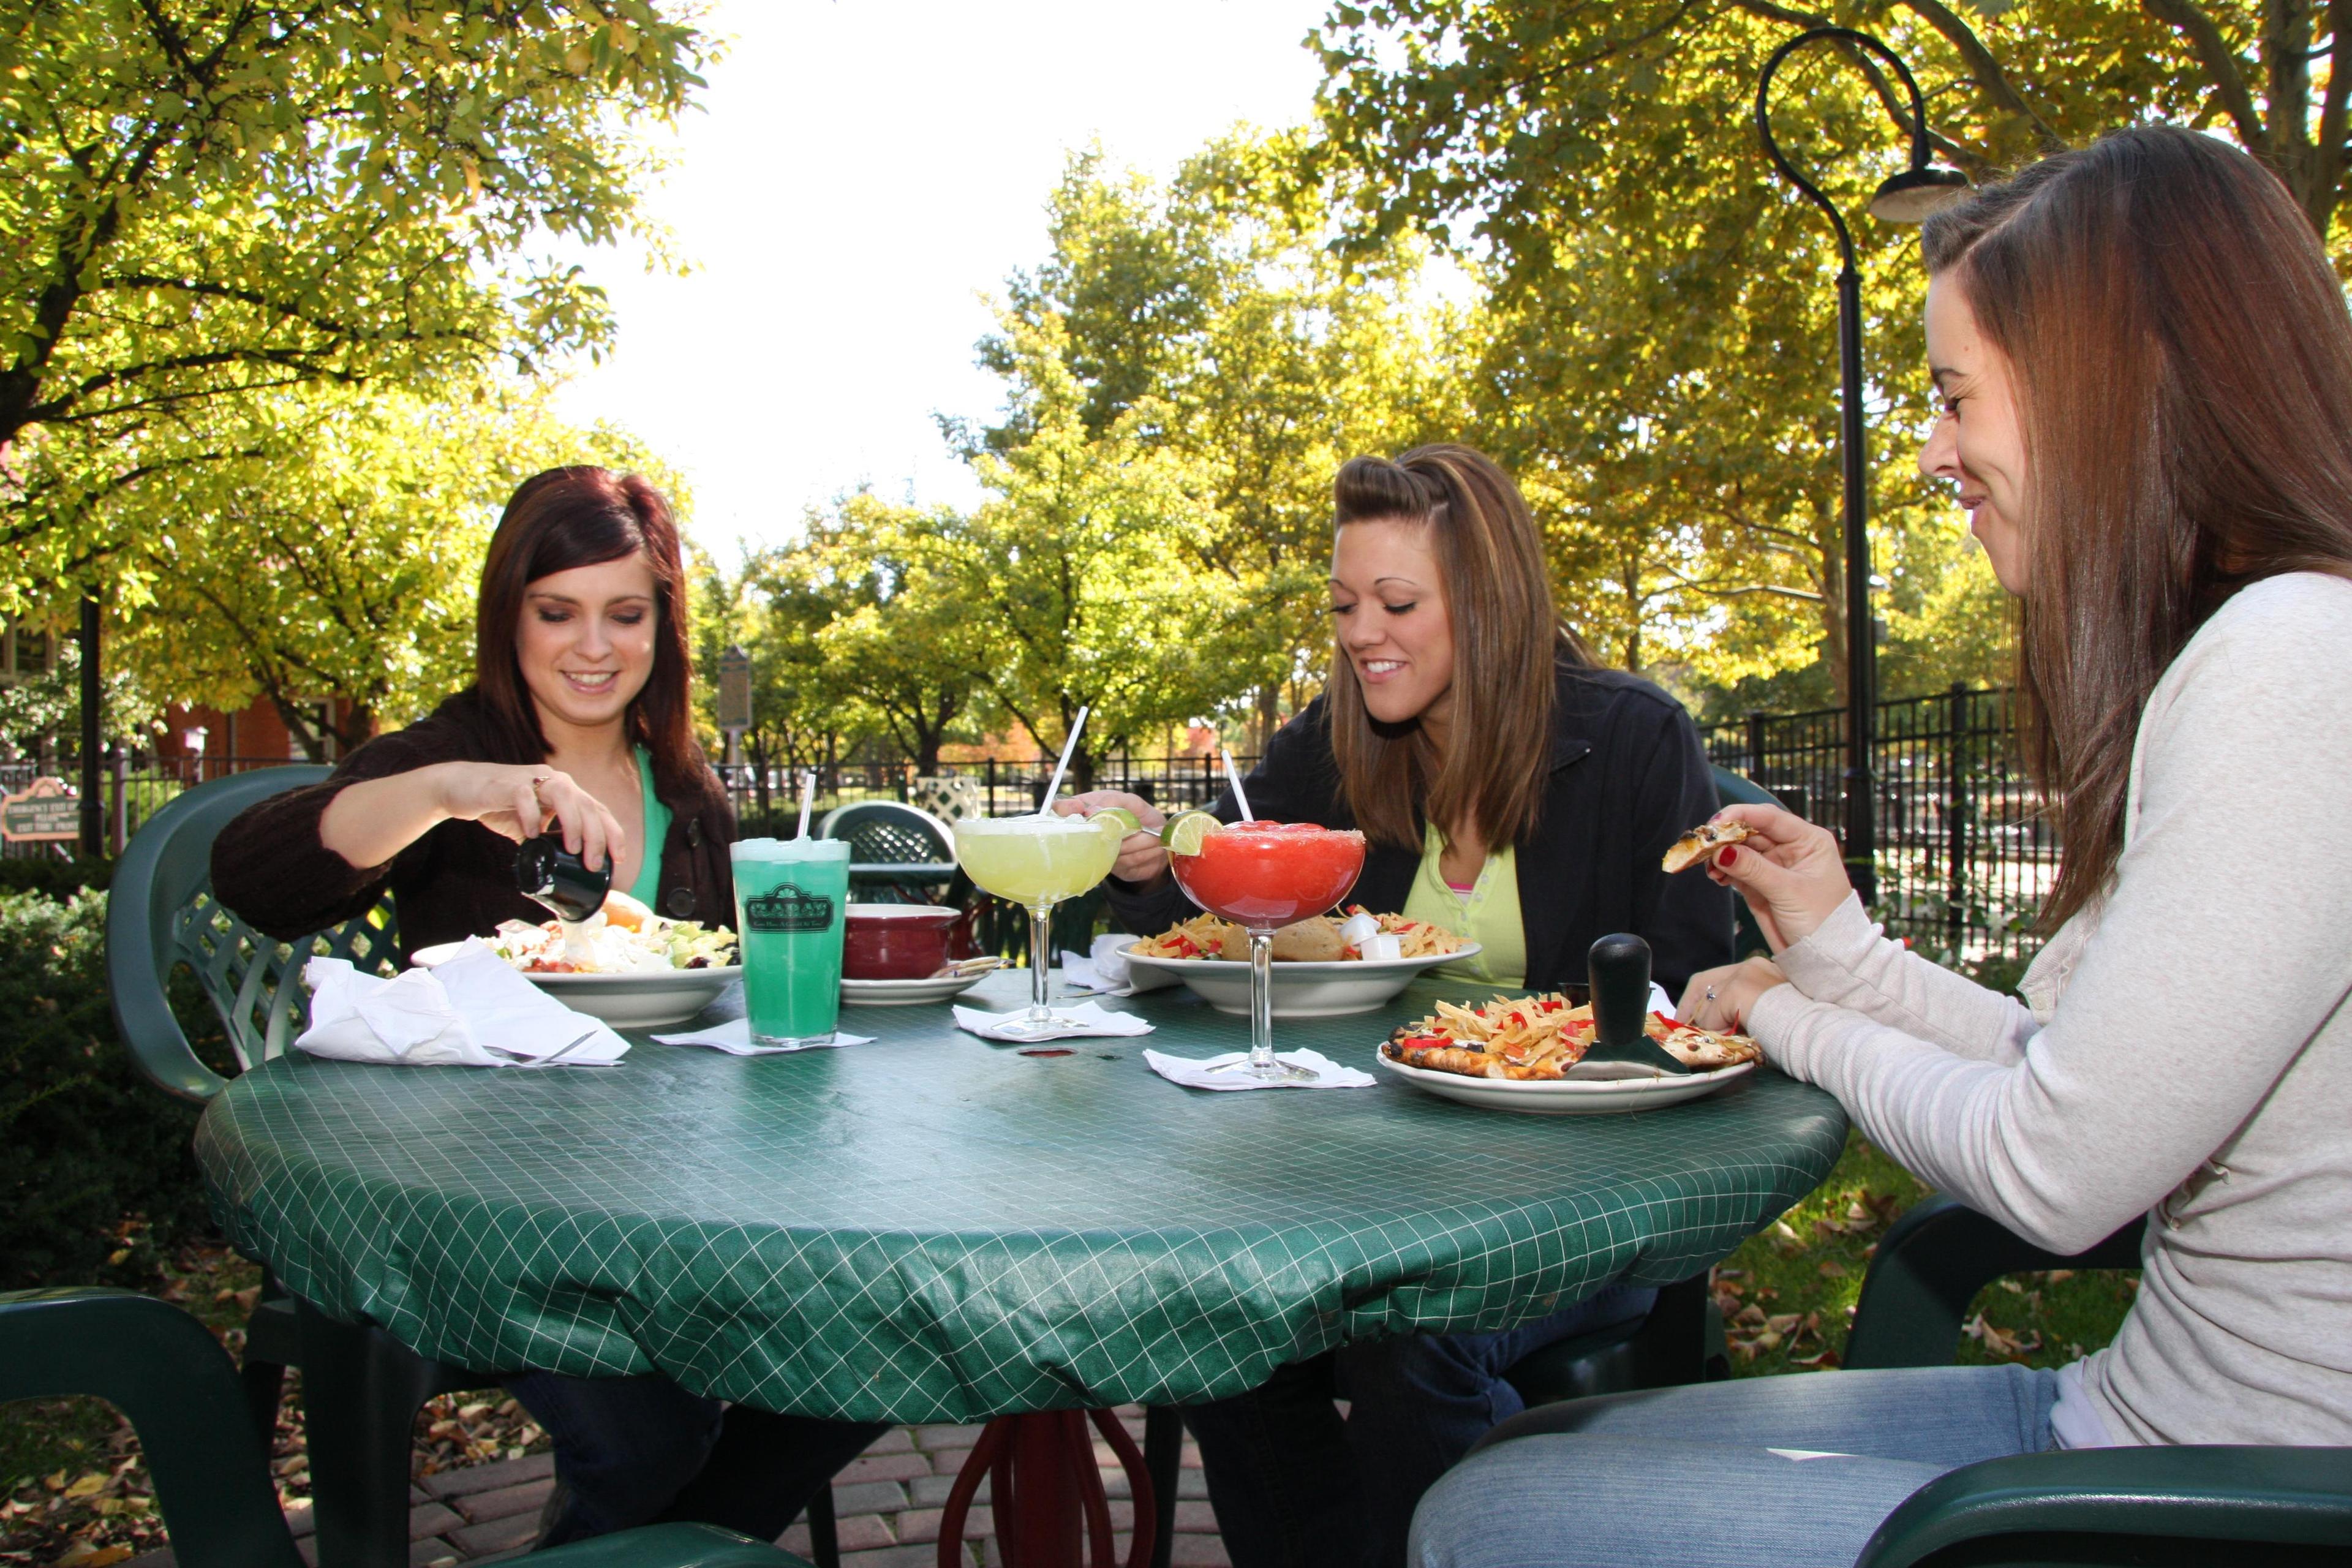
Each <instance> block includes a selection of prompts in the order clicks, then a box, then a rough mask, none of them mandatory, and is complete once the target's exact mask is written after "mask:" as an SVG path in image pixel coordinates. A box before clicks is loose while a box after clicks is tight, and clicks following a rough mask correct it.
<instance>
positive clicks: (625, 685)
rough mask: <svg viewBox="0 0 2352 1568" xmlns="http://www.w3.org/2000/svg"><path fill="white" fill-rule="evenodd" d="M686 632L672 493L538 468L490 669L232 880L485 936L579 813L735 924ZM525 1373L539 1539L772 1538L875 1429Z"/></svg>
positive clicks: (231, 841)
mask: <svg viewBox="0 0 2352 1568" xmlns="http://www.w3.org/2000/svg"><path fill="white" fill-rule="evenodd" d="M688 647H689V644H688V639H687V615H686V573H685V567H684V563H683V562H682V561H681V559H680V555H679V549H678V536H677V524H676V523H675V521H673V520H672V518H671V516H670V511H669V505H668V503H667V501H665V500H663V499H662V496H661V493H660V492H659V491H658V490H656V489H655V488H654V487H653V486H652V485H651V484H649V483H647V482H646V480H645V479H642V478H640V477H638V476H637V475H635V474H628V475H622V474H615V473H613V472H610V471H609V470H607V469H604V468H551V469H549V470H548V471H546V472H545V473H542V474H539V475H536V476H534V477H533V478H531V479H527V480H525V481H524V482H523V484H522V486H521V488H520V489H517V490H516V491H515V493H514V496H513V498H512V499H511V500H509V501H508V502H507V508H506V512H505V515H504V516H503V517H501V518H500V519H499V527H498V531H497V532H496V533H495V534H494V535H493V536H492V537H491V540H490V549H489V555H488V559H487V560H486V561H485V562H484V563H483V566H482V586H481V594H480V596H479V599H478V603H477V605H476V611H475V680H474V684H473V685H472V686H469V687H467V689H465V690H463V691H461V692H459V693H457V695H456V696H454V697H452V698H450V699H448V700H446V701H445V702H443V703H442V704H441V706H440V707H439V708H437V709H436V710H434V712H433V714H432V715H431V717H429V718H427V719H425V720H423V721H420V722H418V723H415V724H412V725H410V726H409V727H408V728H407V729H405V730H402V731H398V732H396V733H394V734H390V735H382V736H379V737H377V738H376V739H374V740H373V741H370V742H367V743H366V744H365V745H363V746H362V747H360V748H359V749H358V750H357V751H355V752H352V754H351V755H350V756H349V757H347V758H345V759H344V761H343V762H342V763H341V765H340V766H339V767H337V768H336V769H335V771H334V773H332V774H331V776H329V777H328V778H327V779H326V780H324V781H323V782H321V783H320V784H313V785H311V786H310V787H309V788H306V789H299V790H293V791H289V792H288V793H287V794H284V795H274V796H272V797H271V798H269V799H268V800H266V801H263V802H261V803H260V804H259V805H255V806H254V807H252V808H251V809H250V810H248V811H247V812H245V813H244V814H243V815H242V816H238V817H237V818H236V821H234V822H232V823H231V824H229V826H227V827H226V828H224V829H223V830H222V832H221V835H220V837H219V838H218V839H216V840H215V843H214V846H213V865H212V875H213V890H214V892H215V895H216V896H217V897H218V898H219V899H220V900H221V902H222V903H224V904H226V906H228V908H230V909H231V910H235V911H236V913H237V914H238V915H239V916H240V917H241V918H243V919H244V920H245V921H247V923H248V924H250V925H252V926H254V927H256V928H257V929H258V930H260V931H265V932H267V933H268V934H269V935H271V936H275V937H278V938H279V939H281V940H289V941H290V940H293V939H295V938H298V937H301V936H304V935H306V934H308V933H310V932H311V931H321V930H324V929H326V928H327V927H329V926H333V925H337V924H340V923H341V922H342V921H347V920H350V919H352V918H353V917H355V916H358V915H362V914H364V913H366V912H367V911H368V910H371V909H373V907H374V906H375V904H376V901H377V900H379V899H381V898H382V897H383V895H384V893H385V892H386V891H387V890H388V891H389V892H390V893H391V894H392V897H393V902H394V910H396V912H397V913H398V916H399V930H400V940H401V943H402V945H403V947H404V948H419V947H425V946H428V945H431V944H433V943H436V942H454V941H457V940H459V939H461V938H464V937H467V936H487V935H488V934H490V933H491V932H492V931H495V930H496V929H497V927H498V925H499V921H506V920H520V921H530V922H532V923H534V924H536V923H537V922H538V921H541V920H543V919H545V918H546V910H543V909H541V907H540V906H539V905H537V904H535V903H533V902H531V901H530V900H528V899H526V898H524V897H523V896H522V895H521V894H520V892H518V891H516V889H515V877H514V859H515V851H514V847H515V844H516V843H517V842H518V841H520V839H523V838H525V837H531V836H533V835H536V834H539V833H541V832H543V831H547V830H549V829H551V828H552V827H559V826H560V827H561V829H562V834H563V837H564V842H565V844H566V845H567V846H568V847H571V848H572V849H573V850H575V851H577V852H579V853H580V854H581V855H582V857H583V858H584V859H585V860H586V861H587V863H588V864H589V865H590V867H592V868H603V867H604V865H605V863H606V862H607V861H609V862H610V863H611V865H612V868H613V885H614V887H615V888H617V889H623V890H625V891H630V892H633V893H634V894H635V896H636V897H637V899H638V900H640V901H641V902H643V903H645V904H646V905H648V906H650V907H652V908H653V909H655V910H659V911H660V912H662V913H663V914H666V915H668V916H671V917H673V918H676V919H681V920H696V921H703V922H705V923H706V924H710V925H727V924H731V923H732V921H733V919H734V882H733V878H732V874H731V871H730V867H729V865H728V858H727V846H728V844H729V843H730V841H731V840H732V839H733V837H735V817H734V813H733V812H732V811H731V810H730V808H729V806H728V804H727V795H726V792H725V791H724V790H723V789H722V788H721V787H720V786H719V779H718V777H717V775H716V774H714V773H712V772H711V771H710V767H709V763H706V762H705V761H704V760H703V756H702V749H701V747H700V746H699V745H698V744H697V743H696V742H695V739H694V731H693V726H692V722H691V711H692V710H691V700H690V697H689V694H688V680H689V678H690V676H691V673H692V672H691V669H690V668H689V664H690V661H689V658H688ZM506 1381H507V1387H508V1388H509V1391H510V1392H512V1393H513V1394H514V1395H515V1397H516V1398H517V1399H519V1400H520V1401H521V1403H522V1404H523V1405H524V1407H525V1408H527V1409H528V1410H530V1413H531V1415H533V1416H534V1417H536V1418H537V1419H538V1421H539V1423H540V1425H541V1426H544V1427H545V1428H546V1429H547V1432H548V1434H549V1436H551V1438H553V1440H554V1444H555V1470H556V1481H557V1488H556V1492H555V1495H554V1497H553V1499H552V1500H551V1501H550V1504H549V1508H548V1511H547V1519H546V1524H545V1528H544V1529H543V1530H542V1531H541V1538H540V1542H539V1544H541V1545H555V1544H558V1543H560V1542H565V1541H572V1540H578V1539H581V1538H583V1537H586V1536H592V1535H601V1534H604V1533H605V1532H607V1531H614V1530H623V1529H627V1528H630V1527H632V1526H635V1525H638V1524H645V1523H649V1522H652V1521H656V1520H657V1519H680V1520H698V1521H707V1522H710V1523H715V1524H721V1525H726V1526H728V1527H729V1528H730V1529H735V1530H739V1531H742V1532H743V1533H745V1534H747V1535H751V1536H753V1537H755V1538H757V1539H760V1540H769V1541H772V1540H773V1539H775V1537H776V1536H777V1535H779V1534H781V1533H782V1531H783V1530H784V1528H785V1526H787V1525H789V1524H790V1523H791V1522H792V1521H793V1517H794V1516H795V1515H797V1514H798V1513H799V1512H800V1511H801V1510H802V1508H803V1507H804V1506H805V1505H806V1503H807V1501H808V1500H809V1498H810V1497H811V1496H812V1495H814V1492H815V1490H816V1489H817V1488H818V1487H820V1486H823V1485H824V1484H825V1483H826V1482H827V1481H828V1480H829V1479H831V1477H832V1475H833V1473H834V1472H835V1470H836V1469H838V1468H841V1466H843V1465H845V1464H846V1463H847V1462H848V1461H849V1460H850V1459H852V1458H856V1456H857V1454H858V1453H859V1452H860V1451H861V1450H862V1449H863V1448H864V1447H865V1446H866V1443H867V1442H869V1441H871V1440H872V1438H873V1436H875V1435H876V1434H877V1432H878V1431H879V1430H880V1429H879V1428H878V1427H871V1426H854V1425H849V1424H845V1423H840V1422H830V1421H814V1420H809V1419H806V1418H804V1417H800V1416H779V1415H768V1414H766V1413H764V1412H761V1411H753V1410H746V1409H743V1408H741V1407H740V1406H739V1407H737V1408H734V1409H731V1410H730V1409H728V1408H726V1407H725V1406H722V1405H720V1404H719V1402H718V1401H716V1400H709V1399H703V1398H700V1397H698V1396H697V1395H694V1394H688V1392H687V1391H686V1390H684V1389H682V1388H680V1387H678V1386H677V1384H674V1383H672V1382H670V1381H669V1380H668V1379H667V1378H666V1377H662V1376H659V1375H657V1374H648V1375H646V1376H639V1377H622V1378H597V1379H583V1378H571V1377H558V1376H555V1375H554V1374H552V1373H521V1374H519V1375H516V1376H512V1377H509V1379H507V1380H506Z"/></svg>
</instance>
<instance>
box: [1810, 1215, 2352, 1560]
mask: <svg viewBox="0 0 2352 1568" xmlns="http://www.w3.org/2000/svg"><path fill="white" fill-rule="evenodd" d="M2145 1228H2146V1222H2145V1221H2144V1220H2134V1221H2133V1222H2132V1223H2131V1224H2129V1225H2127V1226H2124V1228H2123V1229H2121V1230H2119V1231H2117V1232H2116V1234H2115V1235H2113V1236H2111V1237H2107V1238H2106V1239H2105V1241H2103V1242H2101V1243H2099V1244H2098V1245H2097V1246H2096V1247H2091V1248H2090V1249H2089V1250H2087V1251H2084V1252H2079V1253H2076V1254H2074V1255H2073V1256H2072V1257H2060V1256H2058V1255H2057V1254H2055V1253H2051V1252H2047V1251H2044V1250H2043V1249H2042V1248H2041V1247H2035V1246H2033V1245H2032V1244H2031V1243H2030V1242H2027V1241H2025V1240H2024V1239H2022V1238H2021V1237H2018V1236H2017V1235H2016V1234H2015V1233H2013V1232H2011V1231H2010V1230H2009V1229H2007V1228H2006V1227H2005V1226H2001V1225H2000V1224H1999V1223H1997V1222H1995V1221H1994V1220H1991V1219H1990V1218H1988V1217H1986V1216H1985V1215H1981V1214H1979V1213H1977V1212H1976V1211H1975V1210H1974V1209H1971V1208H1968V1207H1966V1206H1965V1205H1960V1204H1958V1203H1955V1202H1954V1201H1953V1200H1951V1199H1950V1198H1947V1197H1933V1198H1929V1199H1927V1201H1926V1202H1924V1203H1922V1204H1919V1205H1917V1206H1916V1207H1914V1208H1912V1209H1911V1210H1910V1211H1909V1212H1907V1213H1906V1214H1905V1215H1903V1217H1902V1218H1900V1219H1898V1220H1896V1221H1895V1224H1894V1225H1893V1226H1891V1227H1889V1228H1888V1230H1887V1233H1886V1235H1885V1237H1884V1238H1882V1239H1881V1240H1880V1242H1879V1244H1878V1250H1877V1252H1876V1253H1875V1254H1874V1255H1873V1256H1872V1258H1871V1264H1870V1271H1869V1273H1867V1274H1865V1275H1864V1277H1863V1283H1862V1296H1861V1300H1859V1301H1858V1302H1857V1303H1856V1305H1855V1308H1854V1320H1853V1333H1852V1334H1851V1335H1850V1336H1849V1337H1848V1338H1847V1341H1846V1356H1845V1364H1846V1365H1847V1366H1849V1367H1855V1368H1869V1367H1888V1366H1941V1365H1946V1364H1948V1363H1950V1361H1951V1359H1952V1354H1953V1352H1954V1351H1955V1349H1956V1348H1957V1347H1958V1344H1959V1342H1960V1325H1961V1323H1962V1321H1964V1320H1965V1319H1966V1317H1967V1314H1968V1310H1969V1304H1970V1303H1971V1302H1972V1301H1973V1300H1975V1299H1976V1295H1977V1292H1978V1291H1979V1290H1981V1289H1984V1287H1985V1286H1987V1285H1989V1284H1990V1283H1991V1282H1992V1281H1993V1280H1995V1279H2000V1278H2001V1277H2003V1276H2004V1275H2010V1274H2017V1273H2021V1272H2023V1271H2025V1270H2028V1269H2048V1268H2074V1269H2089V1268H2138V1267H2139V1261H2140V1241H2141V1237H2142V1235H2143V1232H2144V1230H2145ZM2257 1562H2259V1563H2266V1564H2267V1563H2321V1562H2326V1563H2345V1562H2352V1448H2285V1447H2237V1446H2228V1447H2224V1446H2205V1445H2196V1446H2186V1447H2134V1448H2094V1449H2082V1450H2074V1451H2070V1452H2064V1453H2050V1454H2021V1455H2018V1456H2016V1457H2015V1458H2006V1459H1992V1460H1988V1461H1987V1462H1985V1463H1983V1464H1979V1465H1969V1466H1965V1467H1963V1468H1959V1469H1957V1470H1954V1471H1952V1472H1951V1473H1950V1474H1949V1475H1947V1476H1943V1477H1941V1478H1939V1479H1937V1480H1936V1481H1934V1482H1932V1483H1930V1484H1929V1485H1927V1486H1926V1487H1924V1488H1922V1489H1920V1490H1919V1491H1918V1492H1916V1494H1914V1495H1913V1496H1912V1497H1911V1498H1910V1499H1909V1500H1906V1502H1905V1503H1904V1504H1903V1506H1902V1507H1901V1508H1899V1509H1896V1510H1895V1512H1894V1513H1893V1514H1891V1515H1889V1516H1888V1518H1887V1520H1886V1521H1885V1523H1884V1524H1882V1525H1880V1526H1879V1528H1878V1531H1877V1533H1876V1534H1874V1535H1873V1536H1872V1537H1871V1539H1870V1542H1869V1544H1868V1545H1867V1546H1866V1547H1865V1548H1864V1551H1863V1554H1862V1557H1861V1559H1860V1562H1859V1563H1857V1565H1856V1568H1931V1565H1932V1568H1958V1564H1961V1563H1967V1564H1971V1565H1976V1564H1984V1565H1988V1568H1990V1565H1992V1564H2014V1565H2016V1568H2026V1565H2028V1564H2039V1563H2116V1564H2122V1563H2135V1564H2137V1563H2149V1564H2176V1563H2179V1564H2186V1563H2257Z"/></svg>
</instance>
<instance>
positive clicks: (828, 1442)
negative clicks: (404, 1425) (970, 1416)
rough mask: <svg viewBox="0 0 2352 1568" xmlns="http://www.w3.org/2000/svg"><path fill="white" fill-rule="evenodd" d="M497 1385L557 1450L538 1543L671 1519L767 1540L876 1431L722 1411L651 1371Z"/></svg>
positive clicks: (534, 1377) (531, 1377)
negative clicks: (551, 1497) (552, 1495)
mask: <svg viewBox="0 0 2352 1568" xmlns="http://www.w3.org/2000/svg"><path fill="white" fill-rule="evenodd" d="M506 1387H507V1392H508V1393H509V1394H513V1395H514V1396H515V1398H516V1400H517V1401H519V1402H520V1404H521V1405H522V1407H523V1408H524V1409H526V1410H528V1411H530V1415H531V1418H532V1419H533V1420H535V1421H537V1422H538V1423H539V1424H540V1425H541V1426H543V1427H545V1428H546V1429H547V1435H548V1436H549V1437H550V1438H551V1439H552V1440H553V1442H554V1445H555V1479H556V1485H557V1494H556V1495H557V1501H556V1504H555V1507H554V1509H553V1510H552V1517H551V1519H550V1520H549V1521H548V1525H547V1529H546V1530H545V1531H543V1532H542V1533H541V1537H540V1540H539V1542H538V1544H539V1545H541V1546H560V1545H562V1543H563V1542H567V1541H582V1540H585V1539H586V1538H588V1537H589V1536H592V1535H604V1534H607V1533H609V1532H610V1531H615V1530H632V1529H635V1527H636V1526H638V1525H641V1524H652V1523H655V1522H657V1521H663V1522H667V1521H692V1522H696V1523H701V1524H717V1525H722V1526H724V1527H725V1528H727V1529H729V1530H733V1531H740V1532H741V1533H743V1534H745V1535H748V1536H750V1537H751V1539H753V1540H754V1541H773V1540H774V1539H775V1538H776V1537H777V1536H779V1535H782V1533H783V1532H784V1530H785V1527H786V1526H788V1525H790V1524H791V1523H792V1522H793V1520H795V1519H797V1518H799V1517H800V1513H801V1510H803V1509H804V1508H806V1507H807V1506H808V1500H809V1499H810V1498H812V1497H814V1496H815V1495H816V1491H817V1489H818V1488H819V1487H822V1486H824V1485H825V1484H826V1483H827V1482H829V1481H831V1480H832V1479H833V1476H834V1472H835V1471H836V1470H838V1469H840V1468H842V1467H843V1466H844V1465H846V1464H847V1463H849V1461H850V1460H852V1459H854V1458H857V1456H858V1455H859V1454H861V1453H864V1452H865V1451H866V1445H867V1444H868V1443H871V1442H872V1441H874V1439H875V1438H877V1437H878V1436H881V1435H882V1433H883V1432H884V1431H885V1430H886V1428H884V1427H881V1426H867V1425H865V1424H863V1423H859V1422H855V1421H819V1420H816V1419H814V1418H812V1417H810V1416H805V1415H772V1414H770V1413H769V1412H767V1411H764V1410H753V1409H751V1408H750V1407H749V1406H747V1405H733V1406H729V1405H722V1404H720V1403H719V1401H718V1400H716V1399H705V1398H703V1397H702V1396H701V1395H699V1394H688V1392H687V1391H686V1390H685V1389H683V1388H680V1387H679V1386H678V1385H677V1384H675V1383H672V1382H671V1381H670V1380H669V1379H668V1378H667V1377H663V1376H660V1375H659V1374H657V1373H656V1374H651V1375H647V1376H644V1377H595V1378H589V1377H559V1376H557V1375H556V1374H555V1373H548V1372H527V1373H518V1374H517V1375H515V1376H512V1377H509V1378H508V1379H507V1380H506Z"/></svg>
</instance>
